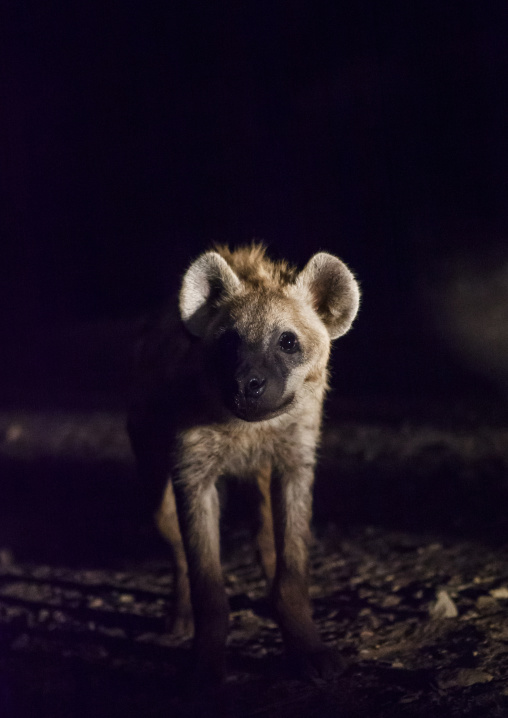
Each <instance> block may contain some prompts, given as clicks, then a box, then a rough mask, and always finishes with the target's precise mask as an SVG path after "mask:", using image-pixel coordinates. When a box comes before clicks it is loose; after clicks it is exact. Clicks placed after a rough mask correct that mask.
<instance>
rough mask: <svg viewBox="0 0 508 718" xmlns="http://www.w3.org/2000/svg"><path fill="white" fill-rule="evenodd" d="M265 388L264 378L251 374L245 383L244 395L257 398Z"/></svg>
mask: <svg viewBox="0 0 508 718" xmlns="http://www.w3.org/2000/svg"><path fill="white" fill-rule="evenodd" d="M265 388H266V379H261V378H260V377H257V376H253V377H251V378H250V379H249V380H248V381H247V382H246V384H245V396H246V397H247V399H259V397H260V396H261V394H262V393H263V392H264V390H265Z"/></svg>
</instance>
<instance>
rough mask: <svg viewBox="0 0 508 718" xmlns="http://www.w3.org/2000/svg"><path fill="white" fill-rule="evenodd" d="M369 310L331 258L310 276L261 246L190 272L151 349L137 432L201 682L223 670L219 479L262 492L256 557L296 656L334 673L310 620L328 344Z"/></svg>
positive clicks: (180, 629)
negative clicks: (315, 489)
mask: <svg viewBox="0 0 508 718" xmlns="http://www.w3.org/2000/svg"><path fill="white" fill-rule="evenodd" d="M175 304H176V302H175ZM358 304H359V289H358V284H357V282H356V280H355V278H354V276H353V274H352V273H351V272H350V270H349V269H348V268H347V267H346V265H345V264H344V263H343V262H342V261H340V260H339V259H337V258H336V257H334V256H332V255H331V254H327V253H324V252H320V253H318V254H315V255H314V256H313V257H312V258H311V259H310V261H309V262H308V264H307V265H306V266H305V267H304V269H303V270H302V271H300V272H298V271H297V270H296V269H295V268H293V267H290V266H289V265H287V264H286V263H285V262H272V261H270V260H269V259H267V257H266V256H265V249H264V248H263V247H262V246H261V245H259V244H253V245H252V246H248V247H242V248H239V249H236V250H234V251H231V250H230V249H228V248H227V247H216V248H215V250H214V251H208V252H205V253H204V254H202V255H201V256H200V257H198V259H196V261H194V262H193V263H192V264H191V265H190V267H189V269H188V270H187V272H186V274H185V275H184V277H183V282H182V285H181V289H180V293H179V302H178V311H177V308H176V307H175V312H174V313H175V315H176V317H172V316H171V315H167V314H166V315H164V316H163V318H162V320H161V321H160V322H159V324H158V326H157V327H156V329H155V331H154V332H153V333H152V335H151V338H150V339H149V340H148V341H147V342H146V344H145V347H144V350H143V352H142V354H141V365H142V368H143V371H142V372H141V374H140V376H142V377H143V381H142V382H141V385H140V391H139V397H138V398H137V399H136V401H135V402H134V406H133V410H132V412H131V415H130V419H129V432H130V437H131V442H132V446H133V449H134V453H135V456H136V461H137V467H138V471H139V474H140V476H141V477H142V480H143V482H144V483H145V485H146V486H147V487H151V490H152V491H153V492H154V495H155V497H156V498H158V501H159V504H158V506H159V508H158V510H157V512H156V523H157V526H158V528H159V530H160V532H161V533H162V535H163V536H164V537H165V538H166V539H167V540H168V541H169V543H170V545H171V547H172V551H173V556H174V562H175V568H176V575H175V592H176V597H175V612H174V618H173V626H172V628H173V631H174V632H175V633H177V634H181V635H185V634H186V633H189V634H190V633H191V632H192V631H193V632H194V640H193V651H194V662H193V672H194V675H195V677H196V678H197V679H198V680H199V681H200V682H201V681H206V682H215V681H217V680H221V679H222V678H223V676H224V671H225V663H224V659H225V642H226V636H227V630H228V603H227V598H226V593H225V590H224V585H223V577H222V571H221V563H220V549H219V499H218V493H217V481H218V479H219V477H227V476H235V477H240V478H244V479H247V480H250V481H253V482H257V486H258V487H259V497H260V507H259V508H260V516H259V519H260V520H259V530H258V532H257V539H256V540H257V548H258V551H259V555H260V561H261V565H262V568H263V571H264V574H265V576H266V580H267V583H268V586H269V589H270V594H271V599H272V605H273V609H274V613H275V616H276V618H277V621H278V624H279V626H280V630H281V633H282V636H283V639H284V643H285V647H286V652H287V655H288V658H289V659H290V661H291V663H292V664H293V665H294V667H295V668H296V669H297V670H298V672H299V673H300V674H303V675H307V676H326V675H327V674H330V672H332V671H333V670H334V667H335V666H336V655H335V654H334V652H333V651H331V650H329V649H327V648H326V647H325V645H324V644H323V643H322V642H321V639H320V636H319V633H318V630H317V627H316V625H315V624H314V622H313V619H312V608H311V604H310V600H309V596H308V588H307V583H308V576H307V574H308V542H309V535H310V519H311V508H312V507H311V504H312V485H313V479H314V464H315V455H316V445H317V443H318V440H319V436H320V425H321V414H322V405H323V398H324V395H325V392H326V390H327V364H328V358H329V353H330V344H331V340H333V339H336V338H337V337H339V336H341V335H342V334H344V333H345V332H347V331H348V330H349V328H350V326H351V324H352V322H353V319H354V317H355V315H356V313H357V310H358Z"/></svg>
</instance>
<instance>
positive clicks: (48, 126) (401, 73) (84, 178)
mask: <svg viewBox="0 0 508 718" xmlns="http://www.w3.org/2000/svg"><path fill="white" fill-rule="evenodd" d="M2 15H3V19H2V27H3V30H2V34H3V40H2V49H1V53H2V68H3V75H4V79H3V82H2V100H1V103H2V108H3V110H2V113H1V120H0V121H1V124H2V146H3V153H2V156H3V159H2V187H3V195H4V198H5V208H4V211H3V213H2V220H1V221H2V228H1V233H2V244H3V248H4V251H5V252H6V259H4V261H3V262H2V285H3V290H2V304H3V311H2V314H3V320H4V321H3V322H2V324H3V327H4V334H5V335H6V337H7V341H9V337H10V336H12V332H13V331H14V332H15V334H16V335H19V334H20V333H21V334H23V333H24V332H25V330H26V331H30V330H31V329H32V328H33V327H34V326H36V327H40V326H41V325H47V324H50V325H55V323H57V324H58V323H61V322H64V323H67V324H68V323H81V322H90V321H102V320H104V319H108V320H112V319H115V320H116V319H119V318H120V319H123V320H124V319H125V318H128V317H133V316H137V315H139V314H140V313H141V312H143V311H145V310H146V309H150V308H152V307H153V306H155V305H156V304H157V303H158V302H159V301H160V300H161V299H162V298H164V297H165V296H166V295H167V294H169V293H170V292H171V291H173V290H174V288H175V287H176V285H177V282H178V278H179V277H180V276H181V272H182V271H183V270H184V268H185V266H186V265H187V264H188V262H189V260H190V259H191V258H192V257H194V256H195V255H196V254H198V253H199V252H200V251H202V250H203V249H204V248H206V247H208V246H209V245H210V244H211V243H212V242H214V241H221V242H224V241H225V242H228V243H231V244H238V243H242V242H246V241H249V240H250V239H252V238H260V239H263V240H264V241H265V242H266V243H267V244H268V246H269V248H270V252H271V253H272V254H273V255H274V256H275V257H278V256H284V257H286V258H287V259H289V260H291V261H294V262H296V263H299V264H302V263H303V262H305V261H306V260H307V258H308V257H309V256H310V255H311V254H312V253H313V252H314V251H316V250H318V249H326V250H328V251H331V252H335V253H337V254H338V255H339V256H341V257H342V258H343V259H344V260H345V261H346V262H347V263H348V264H349V265H350V266H351V267H352V268H353V269H354V270H355V272H356V273H357V275H358V277H359V278H360V280H361V282H362V286H363V293H364V303H363V309H362V313H361V315H360V318H359V319H358V321H357V326H356V329H355V332H354V336H353V335H352V336H351V338H349V337H348V338H347V340H345V341H347V342H348V345H349V346H350V348H348V350H347V351H345V352H344V353H345V355H349V356H354V361H352V362H351V363H352V364H353V365H354V367H355V370H353V369H351V370H350V371H349V374H348V370H347V367H345V368H344V371H345V376H346V375H347V377H348V378H347V380H344V382H343V384H344V387H343V388H347V387H346V384H348V385H349V383H350V382H351V386H354V387H356V389H358V388H359V387H360V386H361V387H363V389H365V388H366V387H367V389H368V390H380V391H385V390H386V391H394V390H395V389H396V388H399V389H400V387H402V385H403V384H404V387H405V388H404V391H409V392H411V391H415V392H417V393H418V392H421V391H423V392H425V391H427V390H428V388H429V387H432V386H434V385H435V386H437V387H438V390H439V391H441V390H442V385H443V384H449V380H450V379H451V378H452V376H453V381H455V378H456V377H457V375H458V374H460V372H462V371H463V368H459V367H461V362H460V361H458V363H457V367H455V366H454V356H455V354H457V352H455V353H454V351H453V350H450V347H449V345H448V343H447V341H446V337H444V339H445V341H443V335H444V334H446V333H447V329H446V327H443V326H442V325H441V324H440V322H439V321H436V315H437V317H438V319H439V317H441V315H442V314H443V310H442V307H441V304H440V302H441V303H443V302H445V303H446V302H447V300H446V299H442V297H443V296H447V295H446V287H447V286H448V285H449V282H450V281H451V280H450V276H453V277H455V273H454V269H453V268H454V267H456V266H458V267H459V272H460V271H463V267H464V263H465V264H466V265H467V266H468V267H469V266H472V267H474V268H476V269H478V268H480V269H481V268H482V267H483V266H484V265H485V267H486V270H485V271H487V272H488V269H489V267H491V266H494V267H498V266H500V263H502V262H504V261H506V254H507V253H506V251H505V246H506V242H505V235H506V224H507V222H508V213H507V209H506V207H507V203H506V188H507V177H508V140H507V134H506V126H507V121H508V107H507V103H508V100H507V97H508V95H507V92H506V87H507V81H508V54H507V53H506V48H505V38H506V31H507V30H508V11H507V10H506V8H505V7H504V5H503V3H489V4H488V5H487V6H480V5H479V4H478V3H473V2H471V3H468V2H466V3H441V2H422V3H419V2H418V3H409V4H408V3H403V2H389V3H384V4H383V6H382V8H381V7H380V6H379V3H376V2H369V1H367V0H366V1H365V2H359V3H345V4H344V3H334V2H318V3H315V2H312V3H311V2H305V1H299V2H292V3H284V2H276V3H255V4H254V3H244V4H241V3H239V4H236V3H229V2H222V1H221V2H217V3H205V2H191V3H185V4H181V5H175V4H174V3H156V2H151V3H150V2H149V3H141V2H122V3H99V2H89V3H64V2H52V3H45V4H44V6H41V5H40V4H39V3H32V2H11V3H7V4H4V7H3V10H2ZM479 281H480V284H481V285H482V286H483V283H484V282H483V278H481V279H480V280H479ZM447 282H448V284H447ZM443 286H444V287H445V289H444V290H443ZM434 290H437V294H438V295H439V297H441V299H440V300H438V301H437V304H436V302H434V301H433V300H432V299H431V298H430V297H429V292H430V294H431V295H432V296H434V294H435V292H434ZM505 301H506V302H508V299H507V298H506V297H505ZM448 304H449V303H448ZM430 305H432V309H430V310H429V306H430ZM505 311H506V310H505ZM13 324H14V325H15V329H14V330H13ZM20 327H23V330H22V331H21V332H20ZM25 335H26V332H25ZM459 354H460V352H459ZM344 361H345V362H346V364H347V361H348V360H347V356H346V358H345V359H344ZM450 362H451V363H450ZM462 364H464V362H462ZM466 364H467V362H466ZM473 364H474V362H473ZM469 365H471V362H469ZM358 366H361V370H360V372H357V370H356V368H357V367H358ZM422 372H423V373H422ZM443 373H444V375H446V379H443ZM480 373H481V372H480ZM483 373H484V374H486V375H487V374H489V371H485V372H483ZM491 373H492V372H490V374H491ZM494 373H495V372H494ZM390 375H391V378H390ZM419 382H423V383H424V384H425V386H423V385H422V386H421V387H419V386H418V383H419ZM452 383H453V382H452ZM438 385H439V386H438ZM351 386H350V387H349V389H347V390H349V391H351ZM356 389H353V391H356Z"/></svg>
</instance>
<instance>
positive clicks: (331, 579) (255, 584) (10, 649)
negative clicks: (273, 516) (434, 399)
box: [0, 411, 508, 718]
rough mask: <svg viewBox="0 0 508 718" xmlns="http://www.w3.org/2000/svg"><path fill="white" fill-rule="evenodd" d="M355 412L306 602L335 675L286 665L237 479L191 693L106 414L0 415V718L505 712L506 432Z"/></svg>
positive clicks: (326, 456) (151, 544)
mask: <svg viewBox="0 0 508 718" xmlns="http://www.w3.org/2000/svg"><path fill="white" fill-rule="evenodd" d="M360 414H362V412H356V415H355V413H354V412H349V413H348V412H344V415H343V417H342V418H341V419H339V418H337V417H332V418H331V420H330V421H329V423H328V425H327V430H326V432H325V436H324V442H323V448H322V452H321V453H322V456H321V461H320V471H319V474H318V477H317V483H316V495H315V536H316V538H315V542H314V544H313V547H312V574H311V575H312V585H311V593H312V597H313V602H314V607H315V615H316V619H317V622H318V625H319V627H320V629H321V632H322V635H323V637H324V639H325V641H326V642H328V643H330V644H333V645H336V646H337V648H338V649H339V650H340V652H341V653H342V655H343V656H344V658H345V660H346V668H345V671H344V673H343V674H342V675H341V676H339V677H338V678H337V679H336V680H335V681H334V682H331V683H328V684H325V683H323V684H313V683H303V682H299V681H297V680H295V679H294V678H292V676H291V675H290V674H289V673H288V671H287V668H286V665H285V662H284V657H283V652H282V645H281V638H280V635H279V632H278V629H277V627H276V625H275V623H274V622H273V621H272V619H271V617H270V611H269V606H268V604H267V602H266V600H265V591H264V582H263V580H262V578H261V574H260V571H259V569H258V567H257V565H256V563H255V561H254V555H253V551H252V546H251V542H250V539H249V535H248V532H247V531H246V528H245V524H244V520H243V519H244V518H245V515H246V506H245V503H244V500H243V499H242V491H241V487H233V488H232V489H231V490H230V491H229V492H228V494H227V496H226V497H225V509H224V545H223V553H224V571H225V581H226V585H227V590H228V594H229V598H230V605H231V629H230V635H229V643H228V661H229V669H228V675H229V678H228V681H227V683H226V685H225V686H224V687H223V688H222V689H221V690H220V691H218V692H217V693H216V694H213V695H211V696H207V697H206V698H203V697H200V696H198V695H188V693H186V692H185V691H184V690H183V686H184V684H185V680H184V679H185V666H186V665H187V661H188V659H189V645H188V643H187V642H178V641H175V640H174V639H172V638H171V636H170V635H168V634H167V633H166V631H165V625H166V624H165V618H166V616H167V614H168V612H169V611H170V610H171V605H172V577H171V566H170V563H169V560H168V555H167V551H166V549H165V546H164V545H163V544H162V542H161V541H160V540H159V539H158V538H157V536H156V535H155V532H154V530H153V529H152V527H151V524H150V522H149V521H148V519H147V518H146V517H145V516H144V515H143V513H142V511H141V510H140V503H141V502H140V497H139V494H138V492H137V487H136V484H135V481H134V477H133V469H132V462H131V458H130V454H129V450H128V447H127V443H126V438H125V435H124V433H123V429H122V421H123V420H122V417H121V415H116V414H112V413H107V412H104V413H98V412H95V413H90V412H88V413H86V412H84V413H82V414H77V413H69V412H67V413H61V412H60V413H58V412H57V413H47V412H46V413H44V412H17V413H16V412H12V411H10V412H6V413H4V414H0V469H1V476H2V484H1V485H2V497H3V498H2V502H1V504H0V716H1V717H2V718H11V717H12V718H17V717H19V718H24V717H25V716H37V717H39V716H41V717H42V716H44V717H45V716H48V717H49V716H51V717H52V718H53V717H54V718H59V717H60V716H62V717H64V716H66V717H67V716H79V717H81V716H83V717H84V716H87V717H88V716H114V715H123V716H125V717H126V718H128V717H130V716H143V717H151V716H182V717H184V716H185V717H186V716H205V715H206V716H213V715H217V716H264V717H269V716H270V717H271V716H277V717H278V718H282V716H291V717H292V718H299V717H300V716H301V717H302V718H303V717H306V716H320V717H324V718H326V717H327V716H348V717H353V716H354V717H356V716H379V718H384V717H385V716H386V718H388V717H390V718H394V717H398V716H404V717H406V716H407V717H413V716H414V717H417V716H418V717H419V716H422V717H423V716H432V717H433V718H439V717H440V716H443V717H444V716H446V718H449V717H450V716H465V717H466V716H467V717H468V718H472V717H473V716H478V717H480V716H481V717H482V718H490V717H493V718H494V717H496V716H500V717H501V716H505V715H507V714H508V679H507V670H508V520H507V516H506V514H507V512H506V506H507V498H508V496H507V494H508V481H507V476H508V473H507V468H508V429H507V428H505V427H506V426H507V424H506V423H505V421H504V419H503V418H502V417H501V419H499V418H498V419H496V420H494V421H490V422H482V421H480V420H478V418H477V417H476V416H473V415H471V416H467V415H462V416H461V418H460V420H459V419H457V417H452V419H451V420H450V419H449V418H448V419H447V420H446V421H445V420H443V415H442V414H440V413H439V412H437V414H436V415H434V416H432V417H423V418H422V417H421V416H420V418H419V419H411V420H409V419H407V418H405V419H404V420H401V419H397V418H394V416H393V415H390V413H389V412H388V413H385V415H384V416H382V417H380V416H379V415H378V416H376V417H374V418H373V417H372V416H371V417H370V418H366V417H365V415H363V416H360ZM448 417H449V415H448Z"/></svg>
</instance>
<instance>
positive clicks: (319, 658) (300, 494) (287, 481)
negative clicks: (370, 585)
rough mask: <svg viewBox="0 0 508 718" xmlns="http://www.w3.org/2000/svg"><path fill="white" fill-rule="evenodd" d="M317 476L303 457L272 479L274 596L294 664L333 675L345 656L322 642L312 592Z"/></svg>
mask: <svg viewBox="0 0 508 718" xmlns="http://www.w3.org/2000/svg"><path fill="white" fill-rule="evenodd" d="M313 480H314V474H313V466H312V465H311V464H310V463H307V464H306V463H305V460H304V459H303V458H302V461H301V462H294V463H292V467H291V468H290V469H286V470H285V471H282V472H281V473H280V474H275V475H274V477H273V479H272V492H271V493H272V509H273V521H274V530H275V544H276V550H277V570H276V574H275V580H274V584H273V590H272V600H273V605H274V609H275V613H276V616H277V619H278V623H279V626H280V629H281V632H282V635H283V638H284V643H285V646H286V651H287V654H288V659H289V662H290V664H291V665H292V667H293V668H294V669H295V670H296V671H297V673H299V674H300V675H301V676H303V677H307V678H330V677H332V676H333V674H334V673H336V672H337V670H338V669H339V668H340V659H339V656H338V654H337V653H336V652H335V651H334V650H333V649H330V648H328V647H326V646H325V645H324V644H323V643H322V641H321V638H320V636H319V632H318V629H317V627H316V625H315V623H314V621H313V619H312V606H311V603H310V599H309V594H308V545H309V540H310V519H311V511H312V485H313Z"/></svg>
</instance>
